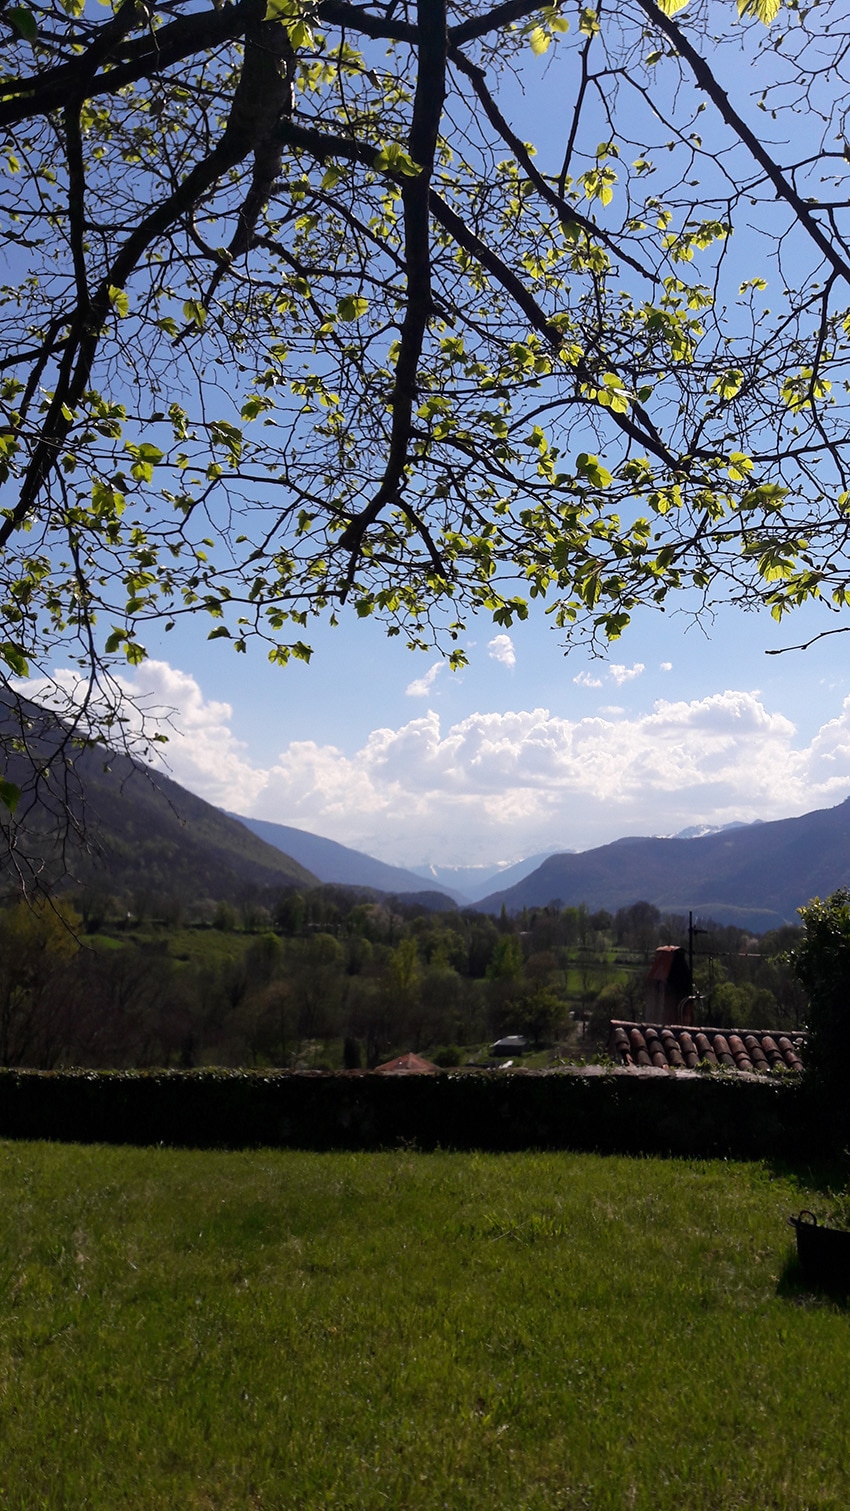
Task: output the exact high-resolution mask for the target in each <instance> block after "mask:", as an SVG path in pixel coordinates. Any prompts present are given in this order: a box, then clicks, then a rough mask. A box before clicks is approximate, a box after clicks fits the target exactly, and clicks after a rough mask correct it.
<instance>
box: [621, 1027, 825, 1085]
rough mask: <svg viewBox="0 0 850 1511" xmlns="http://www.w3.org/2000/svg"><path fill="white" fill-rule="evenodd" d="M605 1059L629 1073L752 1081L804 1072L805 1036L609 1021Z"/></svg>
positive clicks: (746, 1029) (754, 1030) (762, 1031)
mask: <svg viewBox="0 0 850 1511" xmlns="http://www.w3.org/2000/svg"><path fill="white" fill-rule="evenodd" d="M608 1053H609V1054H610V1056H611V1059H612V1060H614V1061H615V1063H616V1064H618V1065H622V1066H626V1067H628V1068H631V1069H635V1070H639V1069H648V1068H649V1067H650V1066H654V1067H655V1068H656V1069H658V1070H699V1069H723V1070H732V1071H738V1072H746V1073H748V1074H750V1075H771V1074H773V1073H774V1072H776V1071H795V1072H799V1071H801V1070H802V1069H803V1061H802V1054H803V1053H804V1035H803V1034H801V1033H796V1032H795V1033H778V1032H777V1033H769V1032H768V1031H767V1030H765V1029H756V1028H745V1029H733V1028H694V1027H693V1026H692V1025H690V1024H661V1023H630V1022H627V1021H625V1020H624V1019H616V1018H615V1019H612V1021H611V1026H610V1031H609V1035H608Z"/></svg>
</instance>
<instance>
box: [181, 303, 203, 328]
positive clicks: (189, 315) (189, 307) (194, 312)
mask: <svg viewBox="0 0 850 1511" xmlns="http://www.w3.org/2000/svg"><path fill="white" fill-rule="evenodd" d="M183 314H184V315H185V316H186V319H187V320H188V321H189V324H190V325H196V326H197V327H198V330H200V331H202V330H203V328H204V326H205V325H206V322H207V312H206V310H205V309H204V306H203V305H202V303H201V301H200V299H187V300H186V303H185V304H184V306H183Z"/></svg>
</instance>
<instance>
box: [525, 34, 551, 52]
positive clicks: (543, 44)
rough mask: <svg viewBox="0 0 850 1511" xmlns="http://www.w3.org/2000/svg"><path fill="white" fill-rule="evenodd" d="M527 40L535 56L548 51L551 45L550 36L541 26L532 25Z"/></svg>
mask: <svg viewBox="0 0 850 1511" xmlns="http://www.w3.org/2000/svg"><path fill="white" fill-rule="evenodd" d="M528 40H529V43H530V45H531V51H532V52H533V53H534V55H535V57H537V58H539V57H540V56H541V54H542V53H544V52H548V51H549V48H550V47H551V46H552V38H551V37H550V35H549V33H548V32H547V31H545V30H544V28H543V27H542V26H532V28H531V31H530V32H529V33H528Z"/></svg>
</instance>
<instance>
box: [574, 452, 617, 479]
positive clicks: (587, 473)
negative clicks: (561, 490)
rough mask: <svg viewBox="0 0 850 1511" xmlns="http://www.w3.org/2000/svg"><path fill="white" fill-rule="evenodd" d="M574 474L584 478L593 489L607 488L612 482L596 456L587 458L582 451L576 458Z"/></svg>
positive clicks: (585, 453) (605, 468) (608, 473)
mask: <svg viewBox="0 0 850 1511" xmlns="http://www.w3.org/2000/svg"><path fill="white" fill-rule="evenodd" d="M576 472H577V473H578V475H579V477H583V478H586V479H587V481H588V482H589V483H592V484H593V486H594V487H595V488H609V487H610V486H611V483H612V482H613V478H612V476H611V473H610V472H609V471H608V469H607V467H603V466H602V464H601V463H600V461H599V457H598V456H588V454H587V452H586V451H582V452H581V454H580V455H579V456H577V457H576Z"/></svg>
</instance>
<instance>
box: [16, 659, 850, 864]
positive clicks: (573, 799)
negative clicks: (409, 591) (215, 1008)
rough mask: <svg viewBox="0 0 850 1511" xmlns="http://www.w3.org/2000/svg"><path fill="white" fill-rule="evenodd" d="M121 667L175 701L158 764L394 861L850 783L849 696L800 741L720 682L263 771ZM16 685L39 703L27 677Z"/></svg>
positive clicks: (204, 710) (144, 689) (177, 689)
mask: <svg viewBox="0 0 850 1511" xmlns="http://www.w3.org/2000/svg"><path fill="white" fill-rule="evenodd" d="M630 670H631V669H630ZM633 675H634V673H633ZM70 679H71V674H70V673H68V674H67V675H66V676H65V677H63V680H64V681H66V682H67V681H69V680H70ZM124 680H125V682H126V686H127V689H128V692H131V693H132V694H133V695H134V696H136V697H141V699H142V701H143V702H144V703H145V704H146V706H147V707H149V708H152V707H159V708H171V709H173V710H174V715H173V727H172V728H171V730H170V732H169V733H170V738H169V744H168V746H167V747H166V748H165V752H164V761H165V764H166V766H167V769H168V771H169V773H170V775H171V776H173V777H174V778H175V780H176V781H178V782H180V783H181V784H182V785H183V786H186V787H189V788H190V789H191V790H192V791H193V792H196V793H197V794H198V795H199V796H201V797H204V798H206V799H207V800H208V801H209V802H212V803H216V804H218V805H220V806H222V807H227V808H229V809H231V810H235V811H237V812H243V813H246V814H250V815H251V816H252V817H255V818H264V819H271V820H273V821H276V822H278V823H284V824H290V825H293V826H294V827H296V828H301V829H308V830H311V831H314V832H315V833H318V834H324V835H327V836H328V837H329V838H332V839H335V840H338V841H340V842H341V843H343V844H346V845H352V846H354V847H356V848H358V849H362V850H366V851H367V852H369V853H370V854H373V855H376V856H378V857H380V858H381V859H383V860H387V861H391V862H393V863H396V864H408V865H410V864H416V863H418V862H420V861H423V860H425V861H433V862H435V863H439V864H442V865H452V864H457V865H460V864H475V863H485V862H490V861H498V860H507V859H513V858H515V857H518V856H522V855H528V854H531V853H534V852H535V851H538V850H543V849H549V848H551V847H552V846H563V847H564V848H568V847H572V848H576V849H587V848H590V847H591V846H594V845H599V844H605V843H607V842H608V841H610V840H613V839H616V838H619V837H620V836H622V835H625V834H673V833H676V832H677V831H678V830H680V829H682V828H684V827H685V826H687V825H691V824H695V823H710V824H723V823H728V822H731V821H732V820H735V819H739V820H744V821H748V820H752V819H765V820H766V819H772V818H784V817H790V816H793V815H795V814H799V813H805V812H807V811H809V810H811V809H813V808H818V807H829V806H831V805H832V804H834V803H838V802H840V801H841V800H842V799H843V798H844V797H846V796H847V794H848V791H850V698H846V699H845V700H844V702H843V704H841V706H840V707H839V708H838V709H837V711H836V714H835V716H834V717H833V718H832V719H830V720H829V721H828V722H826V723H824V724H823V725H822V726H821V728H820V729H819V730H818V731H817V732H816V734H815V735H814V737H813V738H812V739H811V740H810V741H809V742H808V743H805V742H801V741H799V740H798V738H797V732H796V729H795V725H794V723H793V722H792V720H791V719H790V718H788V717H787V716H786V715H785V714H784V713H781V712H779V711H773V710H771V709H769V708H767V707H766V706H765V704H764V702H763V701H762V698H761V696H760V695H759V694H758V693H757V692H746V691H741V690H734V689H729V690H727V691H725V692H718V693H714V694H712V695H711V696H709V697H704V698H701V699H696V700H694V701H691V702H686V701H678V702H674V701H667V700H663V699H662V700H658V701H657V702H655V704H654V705H653V706H652V708H651V709H650V710H649V711H646V712H637V713H626V712H623V711H617V712H613V711H610V710H609V711H608V712H605V713H603V712H598V713H596V714H594V715H592V716H588V717H584V718H579V719H576V720H570V719H566V718H562V717H556V716H554V715H553V714H551V713H550V712H549V711H548V710H547V709H545V708H534V709H517V710H511V711H506V712H502V713H472V714H470V715H469V716H468V717H466V718H463V719H461V720H460V721H458V722H456V723H454V724H450V725H446V726H444V724H443V723H442V722H441V720H440V717H439V715H438V714H437V713H436V712H434V711H433V710H432V709H429V710H428V711H427V712H423V713H422V714H421V715H419V716H417V717H415V718H412V719H410V720H408V721H407V722H405V723H402V724H400V726H399V727H398V728H395V729H391V728H382V729H375V730H373V731H372V733H371V734H370V735H369V737H368V739H367V740H366V742H365V744H363V745H362V746H361V748H360V749H358V750H354V751H344V750H342V749H340V748H339V747H337V746H335V745H330V744H325V745H321V744H318V743H316V742H314V741H310V740H298V741H292V742H291V743H289V744H288V745H287V746H285V748H283V749H282V750H281V751H280V753H279V755H278V756H277V758H276V759H275V760H274V762H273V763H272V764H271V765H268V766H261V765H259V764H258V763H257V762H256V761H255V760H253V759H252V757H251V753H250V751H249V749H248V747H247V745H246V744H245V743H244V742H243V741H242V740H240V739H239V735H238V731H236V730H235V729H234V727H233V716H232V710H231V708H230V706H229V704H227V703H225V702H222V701H218V700H216V699H210V698H207V697H205V696H204V693H203V691H202V689H201V687H200V686H199V684H198V682H197V681H196V680H195V678H194V677H192V676H191V675H189V674H188V673H186V672H182V671H179V670H177V669H175V668H174V667H171V666H169V665H168V663H166V662H164V661H154V660H152V661H148V662H146V663H144V664H143V665H142V666H140V667H139V668H138V669H137V671H136V672H135V673H134V674H133V675H132V676H128V677H126V678H125V679H124ZM423 680H424V679H423ZM432 680H433V679H432ZM27 691H28V694H29V696H31V697H33V698H36V699H38V697H39V689H38V687H37V686H35V685H33V684H30V685H28V687H27Z"/></svg>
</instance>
